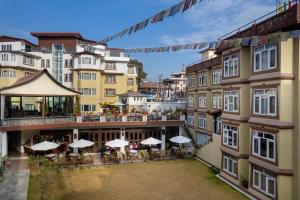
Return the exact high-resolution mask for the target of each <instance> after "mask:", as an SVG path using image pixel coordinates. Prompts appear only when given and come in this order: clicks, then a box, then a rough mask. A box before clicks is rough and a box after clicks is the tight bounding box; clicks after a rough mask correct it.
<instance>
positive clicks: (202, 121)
mask: <svg viewBox="0 0 300 200" xmlns="http://www.w3.org/2000/svg"><path fill="white" fill-rule="evenodd" d="M198 120H199V121H198V127H199V128H201V129H206V127H207V119H206V115H199V119H198Z"/></svg>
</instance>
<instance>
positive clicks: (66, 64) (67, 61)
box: [65, 59, 69, 68]
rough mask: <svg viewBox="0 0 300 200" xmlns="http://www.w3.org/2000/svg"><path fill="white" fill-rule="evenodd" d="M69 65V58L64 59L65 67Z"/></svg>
mask: <svg viewBox="0 0 300 200" xmlns="http://www.w3.org/2000/svg"><path fill="white" fill-rule="evenodd" d="M68 67H69V60H67V59H65V68H68Z"/></svg>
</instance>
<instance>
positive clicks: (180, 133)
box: [179, 126, 183, 136]
mask: <svg viewBox="0 0 300 200" xmlns="http://www.w3.org/2000/svg"><path fill="white" fill-rule="evenodd" d="M179 135H180V136H183V128H182V126H179Z"/></svg>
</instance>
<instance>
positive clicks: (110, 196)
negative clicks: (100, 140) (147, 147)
mask: <svg viewBox="0 0 300 200" xmlns="http://www.w3.org/2000/svg"><path fill="white" fill-rule="evenodd" d="M38 184H39V183H37V182H36V181H35V178H34V177H32V176H31V177H30V183H29V191H28V199H30V200H31V199H39V198H38V191H37V188H38V186H37V185H38ZM49 190H50V193H51V196H52V198H53V199H64V200H68V199H70V200H76V199H89V200H90V199H97V200H99V199H101V200H196V199H201V200H218V199H222V200H234V199H238V200H240V199H247V198H246V197H245V196H243V195H242V194H240V193H239V192H237V191H235V190H234V189H232V188H231V187H230V186H228V185H226V184H225V183H223V182H222V181H220V180H219V179H218V178H216V177H215V176H214V174H213V173H212V172H211V171H210V169H209V168H207V167H206V166H205V165H203V164H201V163H199V162H198V161H195V160H192V159H187V160H172V161H158V162H147V163H136V164H120V165H114V166H108V167H93V168H73V169H62V170H61V172H60V173H59V174H58V175H57V179H56V182H55V183H54V184H53V185H51V186H50V187H49Z"/></svg>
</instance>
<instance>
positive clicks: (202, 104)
mask: <svg viewBox="0 0 300 200" xmlns="http://www.w3.org/2000/svg"><path fill="white" fill-rule="evenodd" d="M199 108H206V95H205V94H202V95H199Z"/></svg>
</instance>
